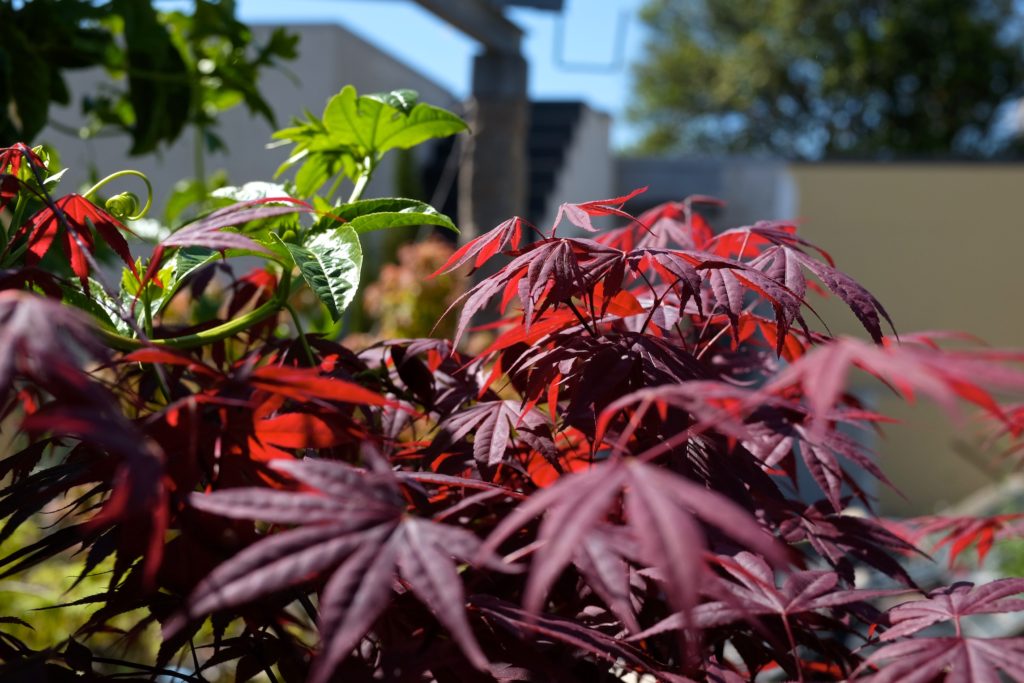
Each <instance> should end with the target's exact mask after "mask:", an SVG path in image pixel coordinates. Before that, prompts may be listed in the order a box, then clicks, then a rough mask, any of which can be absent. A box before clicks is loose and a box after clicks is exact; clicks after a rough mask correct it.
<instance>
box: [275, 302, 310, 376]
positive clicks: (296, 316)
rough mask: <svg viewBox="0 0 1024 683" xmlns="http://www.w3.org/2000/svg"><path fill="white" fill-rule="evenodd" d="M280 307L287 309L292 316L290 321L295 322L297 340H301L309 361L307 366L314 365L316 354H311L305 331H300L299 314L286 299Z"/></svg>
mask: <svg viewBox="0 0 1024 683" xmlns="http://www.w3.org/2000/svg"><path fill="white" fill-rule="evenodd" d="M282 308H283V309H284V310H286V311H288V314H289V315H291V317H292V322H294V323H295V331H296V333H297V334H298V335H299V341H301V342H302V348H303V350H304V351H305V352H306V359H307V360H308V361H309V367H311V368H314V367H316V356H314V355H313V349H312V348H310V346H309V340H307V339H306V333H305V332H303V331H302V322H301V321H300V320H299V314H298V313H297V312H296V311H295V309H294V308H293V307H292V305H291V304H290V303H288V302H287V301H285V302H284V305H283V306H282Z"/></svg>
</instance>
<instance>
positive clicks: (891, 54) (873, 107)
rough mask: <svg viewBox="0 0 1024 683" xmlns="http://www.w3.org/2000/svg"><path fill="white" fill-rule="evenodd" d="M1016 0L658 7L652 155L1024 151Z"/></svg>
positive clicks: (639, 82) (644, 88) (654, 3)
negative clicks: (1015, 113)
mask: <svg viewBox="0 0 1024 683" xmlns="http://www.w3.org/2000/svg"><path fill="white" fill-rule="evenodd" d="M1015 4H1016V5H1019V3H1014V2H1013V0H900V1H899V2H891V1H889V0H714V1H713V2H711V1H707V0H705V1H704V2H684V1H683V0H649V2H648V3H647V5H646V6H645V7H644V9H643V12H642V19H643V22H644V23H645V24H646V26H647V27H648V29H649V32H650V33H649V35H650V37H649V40H648V44H647V53H646V57H645V58H644V59H643V61H642V62H641V63H640V64H639V65H638V67H637V69H636V95H637V97H636V102H635V105H634V106H633V108H632V110H631V115H632V117H633V119H634V120H635V121H637V122H638V123H640V124H641V126H642V127H643V129H644V137H643V139H642V141H641V143H640V145H639V147H640V149H641V151H644V152H667V151H690V152H693V151H703V152H748V153H770V154H775V155H782V156H784V157H795V158H811V159H813V158H821V157H883V158H884V157H937V156H962V157H991V156H997V155H1003V156H1006V155H1011V154H1014V153H1018V152H1019V151H1020V145H1019V140H1018V141H1016V142H1015V141H1014V140H1012V137H1011V136H1010V135H1009V131H1008V130H1007V126H1006V122H1005V120H1004V119H1005V117H1004V114H1005V113H1006V111H1007V110H1008V108H1009V106H1011V105H1012V104H1013V102H1014V100H1015V98H1018V97H1020V96H1021V94H1022V92H1024V87H1022V86H1024V49H1022V44H1024V43H1022V41H1021V35H1022V31H1021V23H1022V15H1021V13H1020V11H1019V9H1017V10H1015V9H1014V7H1015Z"/></svg>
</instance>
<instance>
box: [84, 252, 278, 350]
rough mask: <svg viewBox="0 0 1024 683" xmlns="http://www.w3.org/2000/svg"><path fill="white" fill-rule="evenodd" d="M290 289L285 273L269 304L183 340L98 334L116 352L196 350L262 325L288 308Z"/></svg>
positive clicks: (102, 330) (181, 338)
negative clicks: (153, 348)
mask: <svg viewBox="0 0 1024 683" xmlns="http://www.w3.org/2000/svg"><path fill="white" fill-rule="evenodd" d="M290 288H291V273H289V272H288V271H287V270H286V271H285V272H284V274H283V275H282V276H281V282H280V284H279V285H278V289H277V293H276V294H275V295H274V298H272V299H271V300H270V301H267V302H266V303H264V304H261V305H260V306H257V307H256V308H254V309H252V310H251V311H249V312H248V313H246V314H245V315H242V316H239V317H237V318H235V319H234V320H229V321H228V322H226V323H223V324H221V325H217V326H216V327H211V328H210V329H208V330H203V331H201V332H196V333H194V334H185V335H182V336H180V337H169V338H167V339H150V340H148V341H145V342H143V341H142V340H141V339H134V338H132V337H126V336H124V335H121V334H117V333H116V332H111V331H110V330H107V329H104V328H97V330H96V332H97V334H98V335H99V337H100V339H101V340H102V341H103V343H104V344H106V345H107V346H109V347H110V348H112V349H115V350H117V351H135V350H136V349H141V348H145V347H147V346H156V347H159V348H167V349H194V348H196V347H199V346H206V345H207V344H213V343H216V342H218V341H222V340H224V339H228V338H229V337H233V336H235V335H236V334H238V333H239V332H244V331H245V330H247V329H249V328H250V327H253V326H255V325H258V324H259V323H261V322H263V321H264V320H266V319H267V318H269V317H270V316H272V315H274V314H275V313H277V312H278V311H280V310H281V309H282V308H285V307H286V306H287V303H288V295H289V291H290Z"/></svg>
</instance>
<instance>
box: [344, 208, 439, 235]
mask: <svg viewBox="0 0 1024 683" xmlns="http://www.w3.org/2000/svg"><path fill="white" fill-rule="evenodd" d="M348 225H349V226H350V227H351V228H352V229H353V230H355V231H356V232H357V233H359V234H363V233H366V232H372V231H374V230H387V229H389V228H404V227H408V226H412V225H437V226H440V227H442V228H447V229H449V230H451V231H452V232H455V233H458V232H459V229H458V228H456V227H455V224H454V223H452V219H450V218H448V216H445V215H444V214H443V213H438V212H437V211H431V212H429V213H416V212H412V211H398V212H392V211H385V212H382V213H371V214H370V215H368V216H360V217H359V218H356V219H355V220H353V221H352V222H350V223H349V224H348Z"/></svg>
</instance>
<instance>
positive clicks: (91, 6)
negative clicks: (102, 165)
mask: <svg viewBox="0 0 1024 683" xmlns="http://www.w3.org/2000/svg"><path fill="white" fill-rule="evenodd" d="M296 42H297V38H296V37H294V36H290V35H288V34H287V33H286V32H284V31H283V30H277V31H274V32H273V33H272V34H271V35H270V37H269V38H268V39H267V41H266V43H264V44H262V45H256V44H255V43H254V41H253V37H252V34H251V32H250V31H249V29H248V28H247V27H246V26H245V25H244V24H242V23H240V22H239V21H237V20H236V19H235V3H234V1H233V0H195V5H194V7H193V9H192V11H191V12H189V13H187V14H186V13H183V12H158V11H157V9H156V8H155V7H154V5H153V3H152V2H150V1H149V0H145V1H144V0H110V1H109V2H92V1H89V0H32V1H31V2H17V1H16V0H0V146H9V145H12V144H14V143H15V142H31V141H33V140H34V138H35V136H36V135H38V134H39V132H40V131H41V130H42V129H43V127H44V126H45V125H46V123H47V121H48V112H49V105H50V103H51V102H56V103H58V104H70V103H71V93H70V91H69V89H68V87H67V82H66V79H67V76H68V74H67V71H69V70H73V69H83V68H88V67H102V68H104V69H106V71H107V72H108V73H109V74H110V76H111V78H112V81H111V83H109V84H104V86H103V88H102V89H101V90H100V91H98V92H91V93H87V94H84V95H83V98H82V102H81V106H82V110H83V112H84V113H85V114H86V115H87V116H88V119H89V123H88V125H87V126H86V127H85V128H84V130H83V132H84V133H85V134H87V135H95V134H96V133H98V132H100V131H101V130H110V129H114V130H122V131H125V132H127V133H128V134H130V135H131V137H132V149H131V152H132V154H146V153H148V152H152V151H154V150H156V149H157V147H158V146H159V145H160V144H169V143H171V142H173V141H174V140H176V139H177V138H178V136H179V135H180V134H181V132H182V131H183V130H184V129H185V127H186V126H188V125H194V126H196V127H197V128H198V129H199V130H200V131H201V133H202V137H203V141H204V143H205V146H206V147H207V149H210V150H213V149H216V148H218V147H221V146H222V145H221V142H220V139H219V138H218V137H217V136H216V133H215V132H214V130H213V124H214V122H215V118H216V116H217V114H218V113H219V112H221V111H224V110H225V109H229V108H231V107H233V106H235V105H238V104H242V103H244V104H245V105H246V107H248V109H249V110H250V111H251V112H253V113H254V114H256V115H258V116H261V117H263V118H264V119H266V120H267V122H268V123H270V124H271V125H274V120H273V114H272V113H271V111H270V107H269V106H268V105H267V103H266V101H265V100H264V99H263V97H262V96H261V95H260V93H259V91H258V90H257V89H256V81H257V76H258V74H259V71H260V69H262V68H263V67H266V66H271V65H274V64H276V63H278V62H279V61H280V60H285V59H292V58H294V57H295V45H296Z"/></svg>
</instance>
